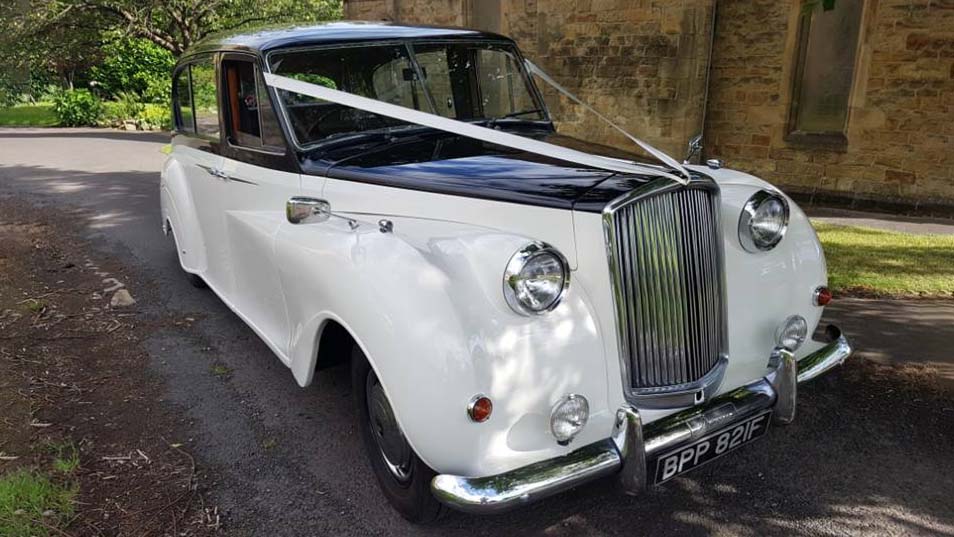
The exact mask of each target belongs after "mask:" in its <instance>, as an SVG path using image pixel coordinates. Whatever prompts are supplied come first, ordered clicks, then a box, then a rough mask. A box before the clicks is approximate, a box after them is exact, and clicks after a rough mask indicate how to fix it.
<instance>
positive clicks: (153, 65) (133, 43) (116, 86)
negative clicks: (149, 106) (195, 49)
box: [89, 34, 176, 102]
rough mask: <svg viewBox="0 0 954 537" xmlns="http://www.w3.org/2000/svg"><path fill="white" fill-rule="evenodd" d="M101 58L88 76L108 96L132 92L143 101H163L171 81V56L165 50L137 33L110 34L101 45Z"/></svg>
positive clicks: (173, 59) (173, 60)
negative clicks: (111, 36)
mask: <svg viewBox="0 0 954 537" xmlns="http://www.w3.org/2000/svg"><path fill="white" fill-rule="evenodd" d="M101 51H102V54H103V58H102V60H101V61H100V62H98V63H97V65H94V66H93V67H92V69H90V74H89V77H90V79H91V80H92V81H93V82H95V83H96V86H97V88H98V89H99V91H100V92H101V93H102V94H103V95H105V96H108V97H118V96H120V95H121V94H125V93H134V94H136V95H138V96H139V97H140V98H141V99H142V100H143V101H145V102H164V101H166V100H167V99H168V94H169V87H170V85H171V84H172V77H171V74H172V67H173V65H175V61H176V60H175V57H173V55H172V53H171V52H169V51H168V50H166V49H164V48H162V47H160V46H159V45H157V44H155V43H153V42H152V41H148V40H146V39H143V38H140V37H133V38H126V37H123V36H122V35H119V34H114V37H113V38H112V39H107V40H106V42H105V43H104V45H103V46H102V49H101Z"/></svg>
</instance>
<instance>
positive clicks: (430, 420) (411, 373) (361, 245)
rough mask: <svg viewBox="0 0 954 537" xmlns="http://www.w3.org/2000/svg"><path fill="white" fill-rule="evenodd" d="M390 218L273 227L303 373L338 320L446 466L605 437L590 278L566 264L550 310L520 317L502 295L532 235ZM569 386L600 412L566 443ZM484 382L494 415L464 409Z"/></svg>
mask: <svg viewBox="0 0 954 537" xmlns="http://www.w3.org/2000/svg"><path fill="white" fill-rule="evenodd" d="M392 220H393V223H394V232H393V233H381V232H379V231H378V228H377V226H376V225H372V224H362V225H361V226H360V227H359V228H358V229H357V230H354V231H352V230H351V229H350V228H349V227H348V225H347V223H345V222H342V221H340V220H337V219H332V220H331V221H328V222H324V223H321V224H314V225H301V226H294V225H288V226H283V227H282V229H281V230H280V232H279V233H278V235H277V238H276V255H277V257H278V265H279V267H280V271H281V277H282V281H283V285H284V286H285V289H286V294H287V296H288V307H289V315H290V319H291V321H292V334H291V340H292V345H291V353H290V354H291V367H292V369H293V372H294V374H295V377H296V379H297V380H298V382H299V383H301V384H303V385H304V384H307V383H308V382H310V380H311V377H312V375H313V371H314V367H315V356H316V350H317V349H316V345H317V340H318V339H317V338H318V335H319V333H320V330H321V328H322V326H323V325H324V323H326V322H327V321H328V320H335V321H337V322H340V323H341V324H342V325H343V326H344V327H345V328H346V329H348V330H349V331H350V333H351V335H352V336H353V337H354V339H355V340H356V341H357V343H358V345H360V346H361V348H362V350H363V351H364V353H365V354H366V355H367V357H368V360H369V361H370V363H371V365H372V367H373V368H374V370H375V372H376V373H377V375H378V377H379V378H380V380H381V382H382V384H383V386H384V389H385V391H386V393H387V394H388V397H389V399H390V401H391V403H392V405H393V407H394V411H395V414H396V417H397V419H398V421H399V423H400V424H401V427H402V429H403V431H404V433H405V435H406V436H407V438H408V441H409V442H410V443H411V445H412V447H413V448H414V450H415V452H416V453H417V454H418V456H420V457H421V458H422V459H423V460H424V462H426V463H427V464H428V465H429V466H430V467H431V468H433V469H435V470H436V471H438V472H445V473H447V472H449V473H455V474H459V475H468V476H483V475H490V474H496V473H500V472H504V471H508V470H511V469H514V468H517V467H520V466H523V465H526V464H529V463H532V462H535V461H538V460H541V459H544V458H550V457H554V456H558V455H561V454H564V453H566V452H568V451H571V450H572V449H574V448H575V447H578V446H581V445H585V444H587V443H590V442H594V441H597V440H600V439H602V438H605V437H606V436H607V435H608V432H609V431H610V430H611V429H612V420H613V416H615V407H614V408H613V410H612V411H610V408H609V405H608V402H607V399H608V398H607V393H606V392H607V386H606V369H605V368H606V366H605V364H606V360H605V357H604V355H603V349H602V343H601V341H602V337H601V335H600V333H599V329H598V326H599V323H598V322H597V321H596V318H595V314H594V313H593V312H594V308H593V306H592V304H591V302H590V300H589V298H588V296H587V294H586V292H585V289H583V287H582V286H580V285H575V284H574V283H573V282H572V276H571V285H570V288H569V291H568V293H567V295H566V297H565V299H564V301H563V303H561V305H560V306H559V307H558V308H556V309H555V310H554V311H552V312H550V313H549V314H547V315H543V316H535V317H523V316H520V315H517V314H516V313H514V312H513V311H512V310H511V309H510V308H509V307H508V306H507V305H506V302H505V301H504V298H503V294H502V285H503V282H502V279H503V272H504V267H505V266H506V264H507V261H508V260H509V259H510V256H511V255H512V254H513V253H514V252H515V251H516V250H517V249H518V248H520V247H522V246H524V245H525V244H526V243H527V242H528V241H530V240H531V238H530V237H522V236H518V235H512V234H507V233H502V232H499V231H494V230H489V229H486V228H481V227H477V226H471V225H465V224H457V223H450V222H443V221H434V220H418V219H412V218H392ZM372 221H373V220H372ZM567 393H577V394H582V395H585V396H586V397H587V398H588V399H589V401H590V405H591V416H590V421H589V424H588V425H587V426H586V428H585V429H584V430H583V432H581V434H580V435H579V436H578V437H577V438H576V439H575V440H574V442H573V443H572V445H571V446H566V447H564V446H559V445H558V444H557V443H556V441H555V440H554V438H553V437H552V436H551V435H550V433H549V413H550V409H551V407H552V405H553V404H554V403H555V402H556V401H557V400H558V399H559V398H560V397H561V396H563V395H565V394H567ZM476 394H485V395H487V396H489V397H490V398H491V399H492V400H493V402H494V412H493V415H492V417H491V418H490V420H489V421H487V422H485V423H480V424H477V423H473V422H471V421H470V420H469V418H468V417H467V413H466V407H467V404H468V402H469V401H470V399H471V398H472V397H473V396H474V395H476Z"/></svg>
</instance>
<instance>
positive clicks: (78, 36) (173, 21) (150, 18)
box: [0, 0, 342, 72]
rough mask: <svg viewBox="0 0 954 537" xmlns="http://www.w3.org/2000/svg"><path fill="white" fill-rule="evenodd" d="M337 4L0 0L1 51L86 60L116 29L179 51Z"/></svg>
mask: <svg viewBox="0 0 954 537" xmlns="http://www.w3.org/2000/svg"><path fill="white" fill-rule="evenodd" d="M341 11H342V0H266V1H262V0H4V1H3V2H0V32H2V33H0V49H2V50H0V52H3V53H5V54H8V57H10V56H9V55H15V56H18V57H19V59H20V60H24V61H29V60H31V59H32V60H34V61H35V60H37V59H42V58H49V59H51V60H56V61H65V62H67V63H70V64H72V65H74V66H75V65H80V64H87V65H88V64H91V63H92V60H95V59H98V58H97V55H98V54H99V50H98V48H99V45H100V44H101V43H102V36H103V35H112V32H120V33H121V35H122V36H125V37H137V38H142V39H146V40H148V41H151V42H152V43H154V44H156V45H158V46H159V47H161V48H163V49H165V50H167V51H169V52H170V53H172V54H173V55H176V56H178V55H180V54H182V53H183V52H184V51H185V50H186V49H188V48H189V47H190V46H192V45H193V44H194V43H196V42H197V41H199V40H201V39H202V38H204V37H206V36H207V35H209V34H211V33H214V32H218V31H223V30H231V29H236V28H242V27H246V26H253V25H262V24H269V23H283V22H291V21H295V22H314V21H323V20H333V19H338V18H340V17H341ZM24 45H28V46H24ZM59 71H60V72H62V69H59Z"/></svg>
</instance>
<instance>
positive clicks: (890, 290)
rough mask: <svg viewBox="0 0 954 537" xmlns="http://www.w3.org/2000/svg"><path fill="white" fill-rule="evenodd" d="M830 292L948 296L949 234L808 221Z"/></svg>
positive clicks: (952, 248) (952, 273) (951, 285)
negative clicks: (815, 235)
mask: <svg viewBox="0 0 954 537" xmlns="http://www.w3.org/2000/svg"><path fill="white" fill-rule="evenodd" d="M814 226H815V230H816V231H817V232H818V238H819V239H821V243H822V246H823V247H824V248H825V256H826V257H827V259H828V283H829V286H830V287H831V288H832V290H834V291H835V292H836V293H840V294H843V295H844V294H849V295H859V296H924V297H941V296H943V297H952V296H954V235H912V234H909V233H898V232H893V231H884V230H880V229H871V228H863V227H853V226H839V225H833V224H823V223H820V222H815V223H814Z"/></svg>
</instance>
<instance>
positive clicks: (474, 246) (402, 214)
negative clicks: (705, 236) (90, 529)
mask: <svg viewBox="0 0 954 537" xmlns="http://www.w3.org/2000/svg"><path fill="white" fill-rule="evenodd" d="M690 169H691V170H692V171H694V172H697V173H699V174H702V175H705V176H708V177H711V179H712V180H714V182H715V183H716V184H717V185H718V189H719V199H720V200H721V221H720V223H719V225H720V226H721V236H722V237H723V244H722V248H723V252H724V263H725V266H724V275H725V305H726V319H727V323H726V324H727V328H728V365H727V367H726V369H725V373H724V376H723V378H722V381H721V383H719V385H718V387H717V389H716V390H715V391H714V392H713V393H709V394H706V395H705V397H704V399H705V400H706V401H708V400H712V399H713V398H714V397H715V396H717V395H719V394H723V393H727V392H730V391H732V390H735V389H737V388H739V387H740V386H744V385H746V384H749V383H752V382H754V381H758V380H759V379H762V378H763V377H766V376H767V375H769V374H770V373H771V372H772V368H773V367H774V366H773V365H770V363H769V357H770V355H771V354H772V352H773V349H775V348H776V346H777V341H776V331H777V329H778V327H779V325H780V324H781V323H782V322H783V321H784V320H785V319H786V318H788V317H790V316H792V315H799V316H801V317H803V318H804V319H805V320H806V321H807V322H808V327H809V333H811V332H812V331H813V330H814V329H815V327H816V326H817V324H818V322H819V319H820V317H821V314H822V308H821V307H819V306H818V305H816V304H814V303H813V293H814V292H815V290H816V289H818V288H819V287H824V286H825V285H826V283H827V280H826V268H825V257H824V253H823V251H822V248H821V246H820V244H819V242H818V239H817V237H816V235H815V233H814V231H813V229H812V226H811V224H810V223H809V221H808V219H807V218H806V217H805V215H804V214H803V212H802V211H801V210H800V209H799V208H798V206H797V205H796V204H795V202H794V201H792V200H790V199H787V198H786V199H787V201H788V205H789V207H790V220H789V224H788V228H787V231H786V233H785V236H784V239H783V240H782V241H781V242H780V243H779V244H778V245H777V246H776V247H775V248H774V249H771V250H770V251H765V252H758V253H751V252H749V251H746V250H745V249H744V248H743V246H742V245H741V244H740V240H739V218H740V215H741V213H742V211H743V206H744V205H745V204H746V202H747V201H748V200H749V199H750V198H751V197H752V196H753V195H754V194H755V193H757V192H759V191H761V190H765V191H769V192H778V191H777V189H775V188H774V187H772V186H771V185H768V184H767V183H765V182H764V181H762V180H760V179H757V178H755V177H752V176H750V175H747V174H745V173H741V172H737V171H733V170H729V169H724V168H723V169H714V168H709V167H706V166H692V167H690ZM210 171H211V172H213V173H210ZM160 193H161V195H160V200H161V206H162V219H163V226H164V229H166V230H172V232H173V235H174V236H175V241H176V245H177V249H178V254H179V259H180V262H181V265H182V268H183V269H184V270H185V271H187V272H189V273H192V274H196V275H199V276H201V278H202V279H203V280H204V281H205V282H206V283H207V284H208V285H209V287H211V288H212V289H213V290H214V291H215V293H216V294H218V296H219V297H220V298H221V299H222V301H223V302H225V303H226V304H227V305H228V306H229V307H230V308H231V309H232V310H233V311H234V312H235V313H236V314H237V315H238V316H240V317H241V318H242V319H243V320H244V321H245V322H246V323H247V324H248V325H249V327H251V328H252V329H253V330H254V331H255V332H256V334H258V335H259V336H260V337H261V338H262V340H263V341H265V342H266V343H267V344H268V346H269V348H270V349H271V350H272V351H273V352H274V353H275V355H276V356H277V357H278V358H279V360H281V361H282V363H284V364H285V365H286V366H287V367H288V368H289V369H290V370H291V373H292V374H293V376H294V379H295V381H297V383H298V384H299V385H301V386H308V385H309V384H311V382H312V380H313V378H314V376H315V374H316V366H317V365H318V364H317V362H318V357H319V354H320V350H321V349H320V344H321V341H322V335H323V331H324V330H325V329H326V327H328V326H329V325H330V323H335V324H337V325H340V326H341V327H343V328H344V329H345V330H346V331H347V333H348V334H350V336H351V337H352V338H353V340H354V341H355V342H356V343H357V345H358V346H360V348H361V350H362V351H363V352H364V354H365V355H366V356H367V359H368V361H369V362H370V364H371V366H372V368H373V369H374V371H375V372H376V374H377V376H378V378H379V379H380V381H381V383H382V385H383V386H384V389H385V391H386V393H387V397H388V399H389V400H390V402H391V405H392V407H393V410H394V414H395V416H396V418H397V420H398V422H399V424H400V427H401V429H402V430H403V432H404V435H405V436H406V438H407V441H408V442H409V443H410V444H411V446H412V448H413V450H414V452H415V453H416V454H417V455H418V456H419V457H420V458H421V459H422V460H423V461H424V462H425V463H426V464H427V465H428V466H430V467H431V468H433V469H434V470H435V471H436V472H438V473H440V474H446V475H454V476H467V477H468V478H481V477H486V476H494V475H498V474H504V473H507V472H510V471H515V470H517V469H520V468H523V467H526V466H528V465H532V464H535V463H540V462H541V461H547V460H551V459H555V458H559V457H561V456H564V455H567V454H569V453H571V452H573V451H574V450H576V449H578V448H580V447H581V446H586V445H589V444H593V443H597V442H600V441H603V440H605V439H607V438H610V437H612V436H613V435H614V430H617V429H618V428H619V422H618V411H619V409H620V408H622V407H626V406H627V405H630V406H632V405H634V403H633V401H632V400H630V399H628V398H627V395H626V390H625V389H624V380H623V379H624V378H625V373H624V371H623V370H622V369H621V365H620V364H621V361H620V358H619V356H620V352H621V351H620V349H619V338H618V327H617V320H616V316H615V313H614V312H615V310H614V303H613V300H614V298H613V296H614V295H613V291H612V288H613V285H612V282H611V270H610V269H611V267H610V265H609V260H608V256H607V239H606V236H605V230H604V222H603V215H602V214H600V213H597V212H584V211H577V210H567V209H562V208H551V207H541V206H533V205H530V204H524V203H513V202H506V201H500V200H496V199H481V198H480V197H471V196H460V195H450V194H445V193H436V192H428V191H423V190H417V189H409V188H403V187H401V186H389V185H386V184H373V183H369V182H361V181H352V180H347V179H341V178H335V177H331V176H325V177H323V176H319V175H314V174H303V173H301V172H298V171H294V170H276V169H273V168H271V167H268V166H261V165H255V164H252V163H249V162H241V161H238V160H234V159H232V158H229V157H228V155H226V154H214V152H210V151H208V149H207V148H202V147H197V144H196V143H194V140H192V139H191V137H190V136H184V135H179V136H176V137H175V138H174V139H173V144H172V151H171V153H170V155H169V158H168V160H167V162H166V164H165V166H164V168H163V170H162V180H161V188H160ZM295 196H304V197H310V198H318V199H321V200H326V201H327V202H328V203H330V205H331V208H332V209H333V211H334V214H335V215H336V216H335V217H333V218H330V219H327V220H326V221H323V222H320V223H315V224H308V225H302V224H293V223H291V222H289V220H288V219H287V217H286V202H287V201H288V200H289V199H290V198H291V197H295ZM381 220H387V221H390V223H391V225H392V226H393V227H392V228H391V229H390V230H388V232H384V231H383V230H382V228H381V226H380V225H379V222H380V221H381ZM533 241H539V242H543V243H546V244H549V245H552V246H553V247H555V248H556V249H557V250H559V251H560V252H562V254H563V255H564V256H565V257H566V260H567V262H568V264H569V266H570V269H571V276H570V282H571V283H570V285H569V289H568V291H567V294H566V296H565V298H564V299H563V301H562V302H561V303H560V304H559V306H558V307H556V309H554V310H553V311H551V312H549V313H548V314H545V315H534V316H523V315H519V314H517V313H515V311H514V310H512V309H511V308H510V307H509V306H508V304H507V302H506V301H505V299H504V295H503V293H502V291H501V289H502V277H503V273H504V269H505V267H506V266H507V263H508V261H509V260H510V258H511V256H512V255H513V254H514V252H516V251H517V250H519V249H520V248H521V247H523V246H525V245H526V244H528V243H530V242H533ZM825 345H826V343H823V342H818V341H813V340H809V341H807V342H806V343H805V344H804V345H802V346H801V347H800V348H798V350H797V351H796V352H795V358H796V359H801V358H803V357H806V356H809V355H811V354H813V353H815V352H816V351H819V349H821V348H823V347H824V346H825ZM843 359H844V358H843V357H842V358H841V360H843ZM839 361H840V360H839ZM477 394H483V395H486V396H487V397H489V398H490V399H492V400H493V402H494V408H493V414H492V417H491V419H489V420H488V421H486V422H483V423H475V422H474V421H472V420H471V419H469V418H468V414H467V412H466V407H467V405H468V403H469V402H470V400H471V399H472V398H473V397H474V396H475V395H477ZM567 394H581V395H584V396H585V397H586V399H587V400H588V401H589V412H590V413H589V420H588V423H587V424H586V425H585V427H584V428H583V430H582V431H581V432H580V433H579V434H578V436H576V437H575V438H574V439H573V440H572V442H570V443H569V444H567V445H561V444H560V443H558V442H556V441H555V440H554V438H553V435H552V434H551V432H550V425H549V420H550V413H551V409H552V408H553V406H554V404H555V403H556V402H557V401H559V400H560V399H561V398H562V397H564V396H565V395H567ZM703 402H705V401H699V403H703ZM636 410H638V412H639V415H640V418H641V420H642V423H643V425H644V426H645V425H649V424H652V423H653V422H656V421H657V420H661V419H663V418H665V417H667V416H670V415H672V414H674V413H677V412H679V411H681V410H684V407H683V408H653V405H649V406H648V407H645V408H639V407H638V406H636Z"/></svg>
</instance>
